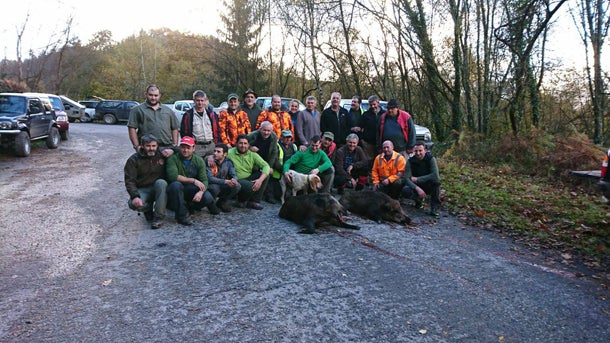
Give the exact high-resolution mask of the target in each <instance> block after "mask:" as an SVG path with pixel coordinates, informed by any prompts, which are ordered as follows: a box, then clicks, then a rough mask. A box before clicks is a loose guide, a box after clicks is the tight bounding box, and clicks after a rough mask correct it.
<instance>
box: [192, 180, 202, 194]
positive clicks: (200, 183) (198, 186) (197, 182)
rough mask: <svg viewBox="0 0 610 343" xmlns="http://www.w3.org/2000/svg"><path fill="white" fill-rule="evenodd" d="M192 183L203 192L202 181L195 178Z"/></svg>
mask: <svg viewBox="0 0 610 343" xmlns="http://www.w3.org/2000/svg"><path fill="white" fill-rule="evenodd" d="M193 185H195V186H197V188H199V190H200V191H202V192H205V185H204V184H203V182H201V181H199V180H197V179H195V182H193Z"/></svg>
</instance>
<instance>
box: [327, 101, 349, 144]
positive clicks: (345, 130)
mask: <svg viewBox="0 0 610 343" xmlns="http://www.w3.org/2000/svg"><path fill="white" fill-rule="evenodd" d="M353 126H354V125H353V123H352V120H351V117H350V116H349V113H347V110H346V109H345V108H343V107H339V119H338V120H337V112H334V111H333V110H332V108H331V107H329V108H327V109H325V110H324V112H322V116H321V117H320V131H322V133H324V132H326V131H330V132H332V133H333V134H334V135H335V142H336V143H337V145H339V146H341V145H344V144H345V137H347V135H349V134H350V132H351V131H350V130H351V128H352V127H353Z"/></svg>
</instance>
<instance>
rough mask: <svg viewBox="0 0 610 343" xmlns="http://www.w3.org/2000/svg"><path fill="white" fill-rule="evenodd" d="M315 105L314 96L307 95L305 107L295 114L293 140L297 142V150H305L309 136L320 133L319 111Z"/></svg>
mask: <svg viewBox="0 0 610 343" xmlns="http://www.w3.org/2000/svg"><path fill="white" fill-rule="evenodd" d="M316 106H317V100H316V97H315V96H313V95H310V96H308V97H307V99H306V100H305V109H304V110H302V111H301V112H300V113H299V115H298V116H297V123H296V126H295V128H294V131H295V132H293V135H294V134H296V136H295V138H296V139H295V141H297V142H299V150H301V151H305V150H307V147H308V146H309V140H310V139H311V137H313V136H319V135H320V113H319V112H318V110H317V109H316Z"/></svg>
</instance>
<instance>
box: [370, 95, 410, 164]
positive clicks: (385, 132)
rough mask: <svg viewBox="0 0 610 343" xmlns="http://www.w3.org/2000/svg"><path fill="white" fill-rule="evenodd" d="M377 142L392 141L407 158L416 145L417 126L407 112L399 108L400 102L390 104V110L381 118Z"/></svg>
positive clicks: (396, 148)
mask: <svg viewBox="0 0 610 343" xmlns="http://www.w3.org/2000/svg"><path fill="white" fill-rule="evenodd" d="M377 138H378V139H377V142H379V144H381V142H385V141H387V140H389V141H391V142H392V144H393V145H394V149H395V150H396V151H398V152H399V153H400V154H401V155H403V156H405V158H407V157H408V156H407V155H408V154H410V153H411V152H412V151H413V146H414V145H415V124H414V123H413V118H411V115H410V114H409V113H407V112H406V111H403V110H401V109H399V108H398V100H396V99H392V100H390V101H389V102H388V110H387V112H385V113H383V114H382V115H381V116H380V117H379V126H378V136H377Z"/></svg>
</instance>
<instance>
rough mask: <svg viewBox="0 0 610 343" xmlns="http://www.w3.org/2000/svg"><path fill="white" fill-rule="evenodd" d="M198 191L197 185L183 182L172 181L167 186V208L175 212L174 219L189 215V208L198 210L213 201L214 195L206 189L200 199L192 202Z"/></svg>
mask: <svg viewBox="0 0 610 343" xmlns="http://www.w3.org/2000/svg"><path fill="white" fill-rule="evenodd" d="M197 192H199V187H197V186H195V185H193V184H190V183H189V184H186V185H185V184H183V183H181V182H178V181H174V182H172V183H170V184H169V186H168V187H167V208H169V209H170V210H172V211H174V212H175V213H176V219H180V218H186V217H188V215H189V208H190V209H193V210H200V209H202V208H203V207H205V206H209V205H211V204H213V203H214V197H213V196H212V193H210V191H208V190H206V191H205V193H204V194H203V197H202V198H201V201H199V202H194V201H193V197H194V196H195V194H197Z"/></svg>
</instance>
